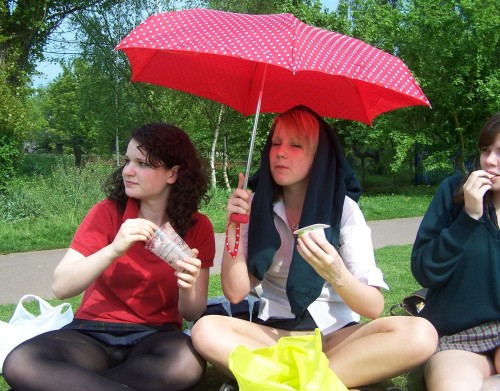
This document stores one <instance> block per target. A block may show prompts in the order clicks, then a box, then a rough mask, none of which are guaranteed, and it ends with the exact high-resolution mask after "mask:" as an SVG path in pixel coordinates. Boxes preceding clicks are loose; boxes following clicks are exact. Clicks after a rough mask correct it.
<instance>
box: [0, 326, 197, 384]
mask: <svg viewBox="0 0 500 391" xmlns="http://www.w3.org/2000/svg"><path fill="white" fill-rule="evenodd" d="M204 369H205V362H204V361H203V359H201V357H200V356H199V355H198V354H197V353H196V351H195V350H194V348H193V345H192V343H191V340H190V338H189V337H188V336H186V335H185V334H182V333H181V332H178V331H162V332H158V333H155V334H153V335H151V336H149V337H146V338H145V339H143V340H142V341H141V342H139V343H138V344H137V345H135V346H134V347H131V348H125V349H123V348H122V349H113V348H110V347H108V346H106V345H103V344H102V343H100V342H98V341H96V340H95V339H93V338H91V337H89V336H86V335H84V334H82V333H80V332H78V331H74V330H59V331H54V332H50V333H46V334H42V335H40V336H38V337H36V338H34V339H32V340H30V341H27V342H25V343H24V344H21V345H20V346H18V347H17V348H16V349H15V350H13V351H12V352H11V354H10V355H9V356H8V358H7V359H6V361H5V363H4V367H3V371H4V373H3V375H4V377H5V379H6V381H7V382H8V383H9V385H10V386H11V387H12V388H13V389H15V390H16V391H89V390H92V391H100V390H106V391H114V390H116V391H119V390H123V391H133V390H137V391H157V390H158V391H160V390H161V391H165V390H169V391H174V390H185V389H188V388H190V387H192V386H193V385H194V384H196V383H197V382H198V381H199V380H200V379H201V376H202V375H203V372H204Z"/></svg>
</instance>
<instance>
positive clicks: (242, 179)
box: [238, 172, 245, 189]
mask: <svg viewBox="0 0 500 391" xmlns="http://www.w3.org/2000/svg"><path fill="white" fill-rule="evenodd" d="M244 183H245V175H243V173H242V172H240V173H239V174H238V189H243V184H244Z"/></svg>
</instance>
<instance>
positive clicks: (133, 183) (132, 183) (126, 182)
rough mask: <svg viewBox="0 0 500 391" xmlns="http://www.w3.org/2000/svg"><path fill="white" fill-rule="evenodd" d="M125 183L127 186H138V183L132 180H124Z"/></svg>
mask: <svg viewBox="0 0 500 391" xmlns="http://www.w3.org/2000/svg"><path fill="white" fill-rule="evenodd" d="M123 182H124V183H125V186H127V187H130V186H136V185H137V183H135V182H131V181H123Z"/></svg>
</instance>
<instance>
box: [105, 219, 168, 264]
mask: <svg viewBox="0 0 500 391" xmlns="http://www.w3.org/2000/svg"><path fill="white" fill-rule="evenodd" d="M157 229H158V226H157V225H156V224H154V223H152V222H151V221H149V220H146V219H140V218H137V219H127V220H125V221H124V222H123V224H122V225H121V227H120V230H119V231H118V233H117V234H116V237H115V239H114V240H113V242H112V246H113V248H114V251H115V254H116V256H120V255H123V254H124V253H125V252H126V251H127V250H128V249H129V248H130V247H131V246H132V245H133V244H134V243H135V242H139V241H142V242H146V241H148V240H149V239H150V238H151V237H152V236H153V235H154V232H155V230H157Z"/></svg>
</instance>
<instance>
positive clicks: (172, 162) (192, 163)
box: [104, 123, 210, 237]
mask: <svg viewBox="0 0 500 391" xmlns="http://www.w3.org/2000/svg"><path fill="white" fill-rule="evenodd" d="M131 138H132V139H133V140H135V141H137V143H138V144H139V145H138V147H137V148H138V149H139V150H140V151H141V152H142V153H144V155H146V160H147V163H148V164H150V165H151V166H153V167H165V168H167V169H169V168H172V167H174V166H179V169H178V171H177V180H176V181H175V183H174V184H173V185H172V189H171V191H170V194H169V198H168V204H167V210H166V213H167V216H168V218H169V220H170V224H172V226H173V227H174V228H175V230H176V231H177V233H178V234H179V235H180V236H181V237H183V236H184V235H185V234H186V232H187V230H188V229H189V228H190V227H191V226H193V224H194V223H195V219H194V216H193V214H194V213H195V212H196V211H197V210H198V209H199V208H200V205H201V202H202V201H203V202H205V203H208V202H209V201H210V197H209V196H208V194H207V190H208V177H207V173H206V171H205V169H204V166H203V164H202V161H201V159H200V157H199V155H198V152H197V151H196V148H195V147H194V145H193V143H192V142H191V140H190V138H189V136H188V135H187V134H186V132H184V131H183V130H182V129H180V128H178V127H175V126H173V125H170V124H166V123H151V124H147V125H144V126H141V127H139V128H136V129H134V130H132V134H131ZM123 167H124V166H123V165H122V166H120V167H119V168H118V169H116V170H115V171H114V172H113V173H112V174H111V175H110V176H109V177H108V179H107V180H106V182H105V184H104V191H105V193H106V194H107V197H108V199H110V200H111V201H113V202H116V204H117V205H118V210H119V211H120V213H122V214H123V212H124V211H125V206H126V205H127V200H128V196H127V195H126V193H125V185H124V183H123V178H122V171H123Z"/></svg>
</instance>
